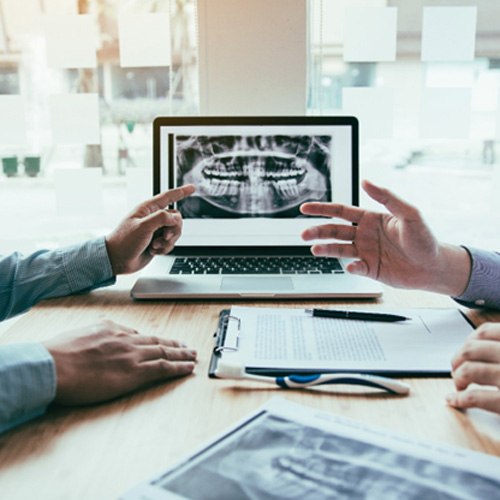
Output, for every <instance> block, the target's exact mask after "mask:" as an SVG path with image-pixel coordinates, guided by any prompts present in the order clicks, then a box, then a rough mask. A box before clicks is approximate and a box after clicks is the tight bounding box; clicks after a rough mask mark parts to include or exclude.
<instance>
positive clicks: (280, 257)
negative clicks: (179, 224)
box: [131, 116, 382, 299]
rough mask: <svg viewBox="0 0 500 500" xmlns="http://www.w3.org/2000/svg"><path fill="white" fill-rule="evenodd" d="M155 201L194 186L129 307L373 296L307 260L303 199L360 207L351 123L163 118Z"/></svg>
mask: <svg viewBox="0 0 500 500" xmlns="http://www.w3.org/2000/svg"><path fill="white" fill-rule="evenodd" d="M153 135H154V138H153V148H154V175H153V179H154V180H153V189H154V193H155V194H156V193H159V192H160V191H163V190H166V189H171V188H173V187H177V186H180V185H182V184H187V183H192V184H194V185H195V186H196V193H195V194H194V195H192V196H191V197H189V198H187V199H185V200H182V201H180V202H179V203H178V204H177V207H176V208H177V209H178V210H179V211H180V212H181V214H182V216H183V219H184V226H183V232H182V236H181V238H180V239H179V241H178V243H177V245H176V247H175V249H174V251H173V252H172V253H171V254H170V255H168V256H165V257H156V258H155V259H154V260H153V262H152V263H151V264H150V265H149V266H148V267H147V268H145V270H144V271H143V273H142V274H141V276H140V278H139V279H138V281H137V282H136V284H135V285H134V287H133V289H132V292H131V293H132V297H133V298H135V299H158V298H175V299H177V298H232V299H235V298H316V297H317V298H320V297H366V298H369V297H377V296H380V295H381V293H382V289H381V286H380V284H378V283H376V282H375V281H373V280H370V279H368V278H363V277H359V276H353V275H350V274H348V273H346V272H345V270H344V264H345V263H344V262H343V261H342V260H339V259H335V258H318V257H313V256H312V255H311V253H310V244H306V243H305V242H304V241H303V240H302V239H301V237H300V234H301V232H302V230H303V229H305V228H307V227H310V226H312V225H315V224H320V223H325V222H327V220H325V219H324V218H311V217H304V216H303V215H301V213H300V211H299V207H300V205H301V204H302V203H304V202H306V201H312V200H315V201H335V202H341V203H348V204H354V205H357V204H358V196H359V186H358V184H359V180H358V122H357V120H356V118H353V117H305V116H303V117H160V118H157V119H156V120H155V121H154V125H153Z"/></svg>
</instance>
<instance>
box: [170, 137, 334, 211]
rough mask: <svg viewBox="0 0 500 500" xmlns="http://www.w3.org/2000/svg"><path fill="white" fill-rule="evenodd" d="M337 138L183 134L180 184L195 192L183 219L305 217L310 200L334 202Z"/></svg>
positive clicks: (178, 141)
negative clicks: (303, 208)
mask: <svg viewBox="0 0 500 500" xmlns="http://www.w3.org/2000/svg"><path fill="white" fill-rule="evenodd" d="M331 147H332V137H331V136H327V135H252V136H247V135H217V136H215V135H212V136H209V135H190V136H183V135H179V136H176V138H175V158H176V164H177V165H176V167H177V183H178V185H181V184H186V183H191V184H194V185H195V186H196V193H195V194H194V195H193V196H191V197H189V198H187V199H185V200H183V201H182V202H179V210H180V212H181V214H182V216H183V217H184V218H236V217H287V218H293V217H300V216H301V214H300V211H299V206H300V205H301V203H304V202H305V201H330V200H331V182H330V179H331V169H332V164H331V162H332V154H331Z"/></svg>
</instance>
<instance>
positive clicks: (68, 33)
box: [44, 14, 97, 68]
mask: <svg viewBox="0 0 500 500" xmlns="http://www.w3.org/2000/svg"><path fill="white" fill-rule="evenodd" d="M95 23H96V20H95V18H94V16H92V15H76V16H75V15H71V14H46V15H45V16H44V29H45V38H46V47H47V64H48V65H49V66H50V67H51V68H95V67H96V66H97V56H96V50H97V26H96V24H95Z"/></svg>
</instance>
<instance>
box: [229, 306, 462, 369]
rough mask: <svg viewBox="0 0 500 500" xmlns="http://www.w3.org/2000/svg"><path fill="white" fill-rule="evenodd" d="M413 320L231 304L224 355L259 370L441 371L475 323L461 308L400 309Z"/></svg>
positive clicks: (447, 365)
mask: <svg viewBox="0 0 500 500" xmlns="http://www.w3.org/2000/svg"><path fill="white" fill-rule="evenodd" d="M398 313H399V314H403V315H405V316H409V317H410V318H412V319H411V320H409V321H404V322H397V323H387V322H374V321H358V320H344V319H334V318H318V317H312V316H311V315H310V314H308V313H306V312H305V311H304V309H290V308H259V307H240V306H233V307H232V308H231V316H232V317H233V318H238V319H239V321H229V323H228V329H227V332H226V339H225V345H232V346H236V345H237V346H238V351H237V353H231V352H227V353H224V358H225V359H226V357H227V360H228V361H230V360H231V356H234V357H236V356H238V362H243V363H244V365H245V366H246V367H247V368H248V369H250V368H256V369H269V370H273V369H278V370H279V369H282V370H309V371H311V370H317V371H344V370H351V371H370V372H376V371H379V372H441V373H447V372H449V370H450V360H451V357H452V356H453V354H454V353H455V352H456V351H457V350H458V349H459V348H460V346H461V345H462V344H463V342H464V340H465V338H466V337H467V336H468V335H469V334H470V333H471V331H472V326H471V325H470V324H469V323H468V322H467V321H466V319H465V318H464V317H463V315H462V314H461V313H460V312H459V311H458V309H412V310H404V311H402V312H401V311H398Z"/></svg>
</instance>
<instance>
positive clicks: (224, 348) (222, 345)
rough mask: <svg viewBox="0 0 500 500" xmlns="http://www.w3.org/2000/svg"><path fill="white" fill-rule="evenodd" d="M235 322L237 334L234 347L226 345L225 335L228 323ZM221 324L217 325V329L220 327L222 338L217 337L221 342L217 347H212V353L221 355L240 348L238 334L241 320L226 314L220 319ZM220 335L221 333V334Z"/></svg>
mask: <svg viewBox="0 0 500 500" xmlns="http://www.w3.org/2000/svg"><path fill="white" fill-rule="evenodd" d="M231 320H233V321H236V322H237V328H238V330H237V332H236V340H235V344H234V345H226V334H227V328H228V325H229V321H231ZM221 323H222V325H219V327H222V330H223V334H224V335H223V338H221V337H222V335H220V336H219V337H218V339H221V340H222V343H219V342H218V343H217V345H216V346H215V347H214V353H216V354H221V353H223V352H236V351H238V349H239V348H240V332H241V320H240V318H237V317H236V316H231V315H230V314H227V315H225V316H223V317H221ZM221 333H222V332H221Z"/></svg>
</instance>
